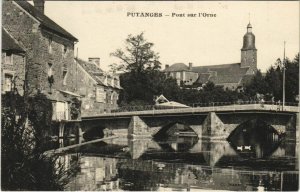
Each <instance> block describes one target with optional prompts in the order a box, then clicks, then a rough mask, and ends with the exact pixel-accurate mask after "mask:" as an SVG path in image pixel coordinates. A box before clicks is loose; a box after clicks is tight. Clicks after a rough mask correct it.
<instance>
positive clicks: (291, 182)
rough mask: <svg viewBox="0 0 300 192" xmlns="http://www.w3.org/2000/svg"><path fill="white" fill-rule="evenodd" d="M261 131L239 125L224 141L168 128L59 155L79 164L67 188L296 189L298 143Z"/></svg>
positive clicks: (272, 132)
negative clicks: (169, 131)
mask: <svg viewBox="0 0 300 192" xmlns="http://www.w3.org/2000/svg"><path fill="white" fill-rule="evenodd" d="M260 129H261V128H260ZM264 130H265V131H259V130H254V131H251V130H250V129H243V128H242V129H240V130H237V131H236V132H234V133H233V134H231V136H230V137H229V138H228V139H227V140H223V141H211V140H202V139H199V138H198V137H197V136H196V135H191V134H185V135H184V136H181V135H179V134H176V133H172V135H169V136H167V137H165V138H164V139H157V138H143V139H127V138H122V137H120V138H114V139H110V140H105V141H100V142H97V143H92V144H86V145H83V146H80V147H75V148H72V149H69V150H67V151H66V152H65V154H64V155H63V156H62V157H63V158H64V162H65V163H66V166H68V167H70V168H72V166H73V165H74V164H77V165H79V167H80V169H79V172H78V173H77V175H76V176H75V177H73V178H72V179H71V180H70V182H69V184H68V185H67V187H66V190H76V191H78V190H102V191H103V190H114V191H117V190H120V191H122V190H134V191H140V190H143V191H145V190H146V191H157V190H164V191H168V190H170V191H174V190H175V191H195V190H196V191H197V190H200V189H201V190H231V191H232V190H234V191H237V190H243V191H297V190H298V188H299V173H298V171H299V163H298V158H297V157H298V151H297V150H296V149H297V148H298V147H297V145H296V142H290V141H289V142H288V141H285V139H284V137H283V136H281V135H278V134H276V133H275V132H274V131H273V130H272V129H264ZM74 143H76V142H75V140H74V139H73V140H72V139H71V140H70V139H65V140H64V141H63V145H65V146H66V145H70V144H74Z"/></svg>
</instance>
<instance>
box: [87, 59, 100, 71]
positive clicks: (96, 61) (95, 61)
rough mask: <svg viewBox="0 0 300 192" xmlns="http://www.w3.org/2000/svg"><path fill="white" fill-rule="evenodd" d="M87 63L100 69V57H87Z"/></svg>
mask: <svg viewBox="0 0 300 192" xmlns="http://www.w3.org/2000/svg"><path fill="white" fill-rule="evenodd" d="M89 62H91V63H94V64H96V65H97V66H98V67H99V68H100V57H89Z"/></svg>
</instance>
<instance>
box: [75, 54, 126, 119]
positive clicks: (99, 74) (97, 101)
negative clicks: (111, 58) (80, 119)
mask: <svg viewBox="0 0 300 192" xmlns="http://www.w3.org/2000/svg"><path fill="white" fill-rule="evenodd" d="M75 63H76V66H77V81H76V82H77V86H78V93H79V94H80V95H81V96H82V105H81V111H82V115H83V116H84V115H92V114H99V113H105V112H110V111H111V110H114V109H117V107H118V103H117V101H118V98H119V92H120V90H121V89H122V88H121V87H120V80H119V76H118V75H117V74H109V73H106V72H104V71H103V70H102V69H101V68H100V58H89V61H84V60H82V59H75Z"/></svg>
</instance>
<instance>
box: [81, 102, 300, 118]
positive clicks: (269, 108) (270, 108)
mask: <svg viewBox="0 0 300 192" xmlns="http://www.w3.org/2000/svg"><path fill="white" fill-rule="evenodd" d="M251 110H252V111H261V112H276V113H277V112H278V113H280V112H283V113H285V112H287V113H289V112H290V113H299V108H298V106H284V108H283V109H282V107H278V105H266V104H263V105H262V104H247V105H226V106H209V107H188V108H176V109H175V108H174V109H155V108H153V109H152V110H145V111H126V112H112V113H103V114H97V115H91V116H84V117H82V118H83V119H93V118H97V117H120V116H142V115H163V114H193V113H209V112H235V111H251Z"/></svg>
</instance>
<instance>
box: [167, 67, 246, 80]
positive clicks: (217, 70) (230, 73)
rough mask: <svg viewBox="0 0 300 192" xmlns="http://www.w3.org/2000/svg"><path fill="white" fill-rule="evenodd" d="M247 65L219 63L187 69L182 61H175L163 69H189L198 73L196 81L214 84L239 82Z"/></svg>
mask: <svg viewBox="0 0 300 192" xmlns="http://www.w3.org/2000/svg"><path fill="white" fill-rule="evenodd" d="M248 69H249V68H248V67H245V68H241V64H240V63H232V64H220V65H209V66H196V67H192V69H191V70H189V67H188V66H187V65H185V64H184V63H175V64H174V65H171V66H170V67H169V68H167V69H166V70H165V71H167V72H172V71H191V72H195V73H198V74H199V77H198V79H197V80H196V82H198V83H205V82H207V81H212V82H214V83H215V84H225V83H240V81H241V79H242V78H243V77H244V76H245V75H246V73H247V71H248Z"/></svg>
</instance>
